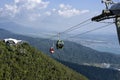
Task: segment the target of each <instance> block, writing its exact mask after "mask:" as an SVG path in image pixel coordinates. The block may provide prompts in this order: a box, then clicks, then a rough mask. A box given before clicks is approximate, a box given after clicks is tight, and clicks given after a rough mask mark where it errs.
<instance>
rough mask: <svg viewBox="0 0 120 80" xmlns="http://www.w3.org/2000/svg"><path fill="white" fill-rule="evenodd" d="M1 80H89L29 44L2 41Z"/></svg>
mask: <svg viewBox="0 0 120 80" xmlns="http://www.w3.org/2000/svg"><path fill="white" fill-rule="evenodd" d="M0 80H87V79H86V78H85V77H84V76H82V75H80V74H78V73H77V72H74V71H73V70H71V69H69V68H67V67H65V66H64V65H62V64H60V63H58V62H57V61H55V60H53V59H51V58H50V57H48V56H47V55H45V54H43V53H41V52H40V51H38V50H36V49H35V48H33V47H31V46H29V44H27V43H23V44H18V45H6V44H5V43H4V42H2V41H0Z"/></svg>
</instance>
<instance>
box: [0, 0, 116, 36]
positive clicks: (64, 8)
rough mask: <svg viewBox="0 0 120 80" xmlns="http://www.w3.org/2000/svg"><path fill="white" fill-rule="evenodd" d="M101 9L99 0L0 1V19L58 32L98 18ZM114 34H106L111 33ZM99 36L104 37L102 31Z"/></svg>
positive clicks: (103, 6) (94, 25) (110, 30)
mask: <svg viewBox="0 0 120 80" xmlns="http://www.w3.org/2000/svg"><path fill="white" fill-rule="evenodd" d="M116 1H118V0H116ZM104 8H105V5H104V4H101V0H89V1H88V0H1V2H0V17H1V19H2V18H4V17H5V18H6V19H9V20H11V21H13V22H16V23H19V24H21V25H24V26H25V27H30V28H34V29H37V30H38V29H42V30H50V31H54V32H58V31H59V32H61V31H64V30H66V29H68V28H70V27H71V26H74V25H76V24H79V23H80V22H82V21H84V20H86V19H89V18H91V17H93V16H95V15H97V14H100V13H101V12H102V9H104ZM98 25H101V26H102V25H104V24H99V23H94V22H93V25H88V27H87V29H92V27H96V26H98ZM112 27H115V26H112ZM112 27H111V28H112ZM85 29H86V28H85ZM83 30H84V29H83ZM114 30H115V28H113V29H110V28H108V30H107V31H108V33H115V31H114ZM79 31H80V30H78V32H79ZM103 32H105V34H106V30H103Z"/></svg>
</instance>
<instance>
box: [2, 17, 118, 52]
mask: <svg viewBox="0 0 120 80" xmlns="http://www.w3.org/2000/svg"><path fill="white" fill-rule="evenodd" d="M8 25H9V26H8ZM16 26H17V27H16ZM0 28H3V29H6V30H9V31H11V32H14V33H19V34H22V35H27V36H31V37H39V38H40V37H43V38H46V37H49V36H51V35H54V33H55V34H56V33H57V32H54V31H52V32H51V31H49V30H48V29H46V30H41V29H35V28H30V27H25V26H23V25H21V24H18V23H15V22H11V21H10V20H7V19H0ZM64 36H68V35H67V34H66V35H64ZM70 40H72V41H75V42H77V43H80V44H82V45H84V46H87V47H91V48H93V49H96V50H99V51H103V52H111V53H116V54H119V53H120V49H119V48H120V47H119V43H118V40H117V36H116V35H111V34H110V35H107V36H106V35H100V34H96V35H95V34H94V35H93V34H92V35H91V34H88V35H83V36H80V38H74V39H70ZM99 41H102V42H99Z"/></svg>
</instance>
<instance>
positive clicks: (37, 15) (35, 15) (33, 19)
mask: <svg viewBox="0 0 120 80" xmlns="http://www.w3.org/2000/svg"><path fill="white" fill-rule="evenodd" d="M40 16H41V14H34V13H33V14H30V15H28V17H29V21H35V20H36V19H37V18H39V17H40Z"/></svg>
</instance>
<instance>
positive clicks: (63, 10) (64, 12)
mask: <svg viewBox="0 0 120 80" xmlns="http://www.w3.org/2000/svg"><path fill="white" fill-rule="evenodd" d="M87 12H89V10H79V9H76V8H73V7H72V6H70V5H65V4H60V5H59V10H57V13H58V15H60V16H63V17H68V18H69V17H73V16H76V15H80V14H84V13H87Z"/></svg>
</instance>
